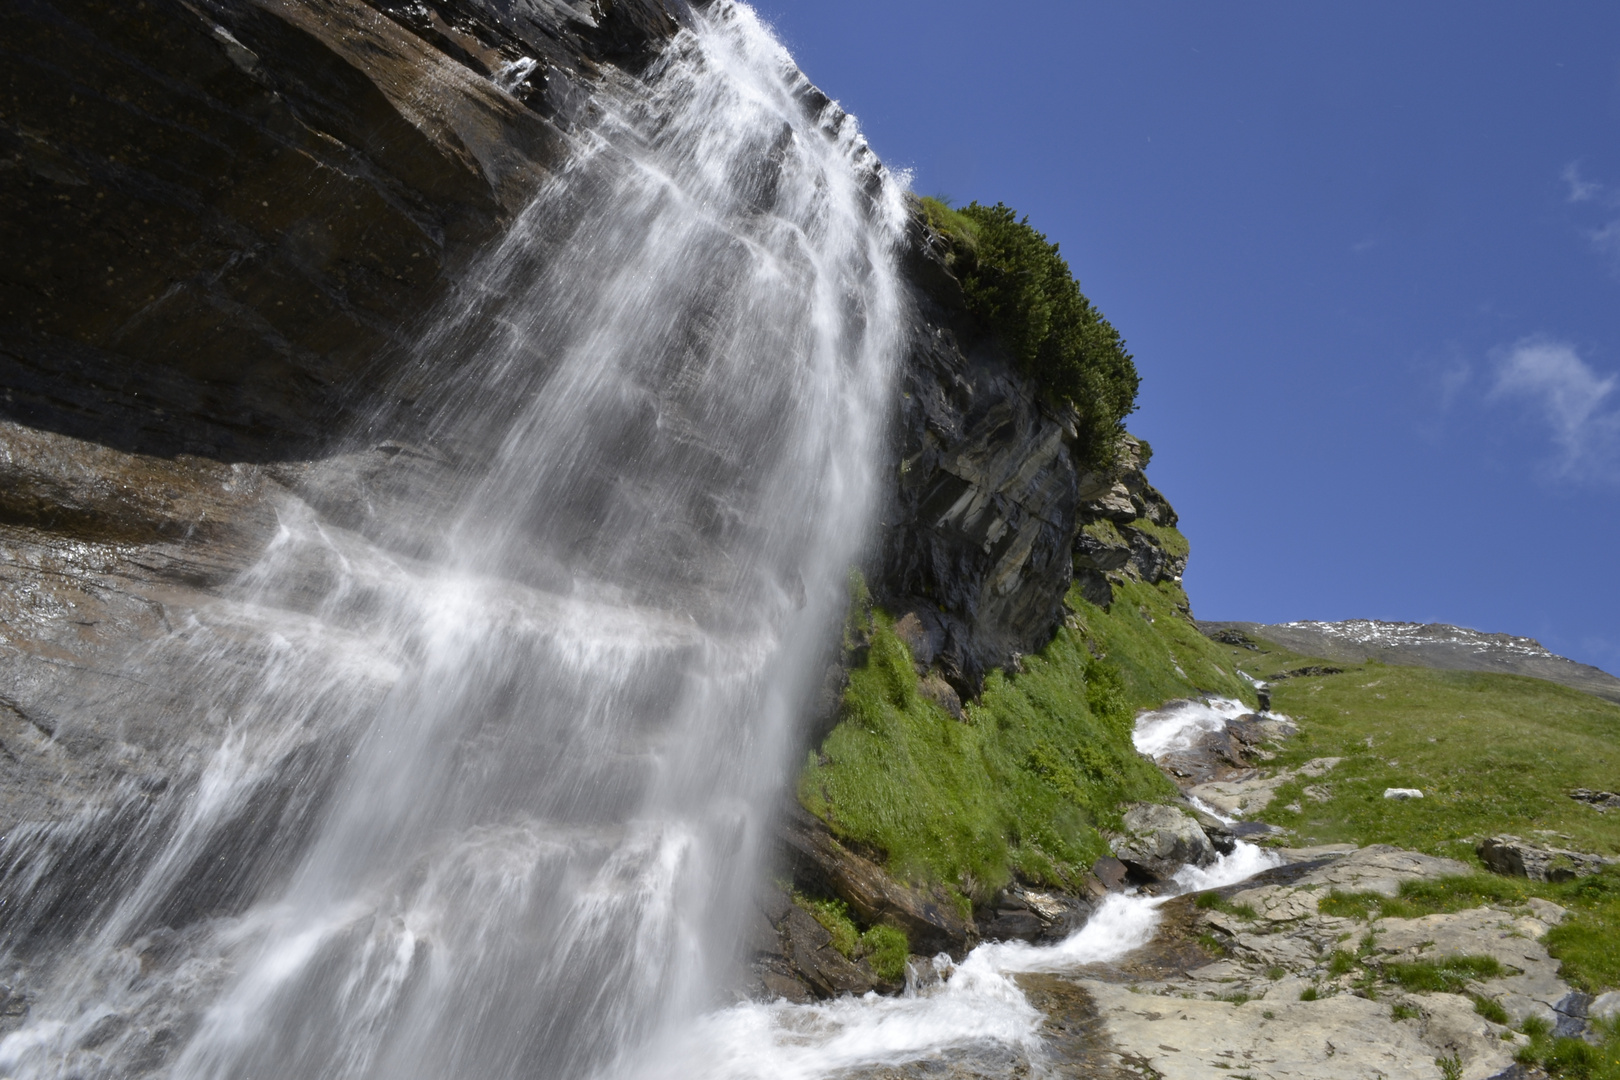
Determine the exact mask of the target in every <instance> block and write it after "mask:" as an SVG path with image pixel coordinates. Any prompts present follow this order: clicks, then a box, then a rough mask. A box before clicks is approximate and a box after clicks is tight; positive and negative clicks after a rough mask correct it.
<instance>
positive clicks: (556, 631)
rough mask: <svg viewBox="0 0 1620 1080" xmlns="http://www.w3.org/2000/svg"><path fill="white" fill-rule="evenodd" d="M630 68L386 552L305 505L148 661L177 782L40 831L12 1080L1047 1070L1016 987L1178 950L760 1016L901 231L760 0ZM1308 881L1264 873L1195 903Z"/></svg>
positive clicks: (492, 291)
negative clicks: (983, 1059) (758, 998)
mask: <svg viewBox="0 0 1620 1080" xmlns="http://www.w3.org/2000/svg"><path fill="white" fill-rule="evenodd" d="M608 80H609V81H608V83H607V85H605V86H604V88H603V90H602V92H601V93H600V95H599V96H598V99H597V101H596V102H595V103H594V106H593V108H594V110H595V115H594V118H593V119H592V120H591V122H590V123H589V125H588V126H587V127H588V130H586V131H585V132H584V133H582V134H580V135H579V136H578V137H577V138H578V145H577V147H576V151H575V156H574V160H573V163H572V164H571V166H570V167H569V168H567V169H565V170H563V171H562V172H560V173H559V174H558V175H557V176H556V177H554V178H553V179H552V180H551V181H550V182H549V183H548V185H547V186H546V188H545V190H544V191H543V192H542V193H541V195H540V196H539V198H537V200H536V201H535V203H534V204H533V206H532V207H531V208H530V209H529V210H528V211H527V212H526V213H525V214H524V215H523V216H522V217H521V219H520V220H519V221H518V222H517V223H516V224H515V225H514V227H513V228H512V229H511V231H510V233H509V235H508V236H507V237H506V238H505V239H504V241H503V242H502V243H501V244H500V245H498V247H497V248H496V249H494V250H492V251H491V252H489V253H488V255H487V256H486V257H485V258H484V259H483V260H482V262H481V263H480V264H479V265H478V266H476V267H474V268H473V269H472V270H471V271H470V272H469V274H468V276H467V278H466V280H465V282H464V283H463V285H462V288H461V290H460V292H459V293H458V294H457V296H456V298H455V301H454V302H453V303H451V304H449V305H447V306H446V309H445V310H444V311H443V312H440V313H438V314H437V316H436V317H435V318H434V319H433V320H432V326H431V329H430V330H429V331H428V332H426V333H425V334H424V336H423V340H422V342H421V345H420V349H419V357H418V358H417V362H416V364H415V365H414V367H413V368H412V369H411V370H410V371H409V372H408V373H407V374H406V375H405V376H404V377H403V378H402V379H401V380H400V381H399V382H398V383H397V384H396V385H394V386H393V387H391V389H390V393H389V395H388V396H389V398H390V400H391V401H393V402H395V403H397V408H398V410H400V411H399V412H396V413H394V414H390V415H387V416H379V417H378V418H377V422H378V423H379V424H382V425H386V424H388V423H392V422H395V421H398V420H399V419H400V418H401V416H402V415H408V416H409V417H410V418H411V419H412V422H413V423H414V424H415V425H417V427H416V430H419V431H424V432H426V436H425V438H424V440H423V441H424V444H425V445H427V446H429V447H431V448H432V449H431V452H429V451H426V450H424V451H423V452H422V453H423V455H424V460H427V459H429V458H431V460H432V461H433V462H435V463H436V465H435V468H436V469H437V470H438V472H437V473H434V474H433V475H434V477H436V478H435V479H433V480H432V482H431V483H430V482H427V481H422V482H421V483H420V485H419V488H417V489H412V490H410V491H407V492H406V495H407V496H408V497H406V498H404V499H401V500H399V502H398V505H397V506H394V507H393V508H392V509H390V508H389V507H387V506H383V507H381V508H380V509H378V510H377V512H376V516H375V519H374V520H372V521H370V523H369V524H368V525H367V526H366V527H365V529H364V530H363V535H362V533H361V532H356V531H350V530H347V529H340V528H336V527H334V526H332V525H331V524H330V523H329V522H328V521H326V520H323V519H322V518H321V517H320V516H319V515H317V514H315V513H314V512H313V511H311V510H310V508H309V507H308V506H306V505H304V504H303V503H301V502H298V501H297V500H292V499H287V500H285V501H284V502H283V503H282V504H281V505H280V513H281V529H280V532H279V534H278V535H277V537H276V538H275V540H274V541H273V542H272V544H271V545H270V547H269V549H268V550H267V551H266V552H265V554H264V556H263V557H262V559H261V561H260V562H259V564H258V565H257V566H255V567H254V568H253V570H252V571H251V572H250V573H248V574H247V575H246V576H245V578H244V579H243V580H242V581H241V582H240V583H239V584H238V585H237V586H236V587H235V589H234V590H233V591H232V592H231V593H230V595H228V596H226V597H224V598H222V599H221V600H220V601H219V602H218V603H217V604H215V605H213V606H212V607H206V608H204V609H201V610H198V611H196V612H195V613H194V614H193V615H192V616H191V617H190V618H189V619H188V620H187V621H186V622H185V624H184V625H181V626H177V627H176V628H175V631H174V633H173V635H172V636H171V637H170V638H169V639H166V640H165V641H163V642H160V643H159V644H158V645H155V646H153V647H152V648H151V649H150V650H148V651H147V652H146V653H145V654H143V655H140V656H136V657H134V658H133V659H132V660H131V661H130V672H129V674H130V676H131V682H130V685H131V686H135V685H137V684H138V685H145V686H152V685H155V684H158V683H161V682H162V681H163V679H162V675H161V673H162V672H163V671H165V670H173V664H174V663H175V662H176V661H175V657H177V656H179V657H183V658H184V661H183V662H184V663H185V664H188V665H190V668H189V669H188V670H190V671H191V672H192V676H193V678H192V679H191V682H193V683H198V684H200V685H202V686H204V687H206V689H207V691H208V692H207V693H206V694H203V695H197V697H198V698H199V699H198V700H191V699H190V698H187V699H185V700H173V701H169V702H168V703H167V704H166V705H165V710H166V711H165V713H164V724H165V731H166V732H167V735H166V736H165V737H167V738H169V739H170V740H171V742H170V754H171V756H172V757H173V759H174V760H176V761H178V762H180V763H181V767H180V768H178V769H177V770H176V772H175V774H174V778H173V783H172V785H169V786H164V785H167V784H168V781H167V780H165V781H164V783H163V784H157V783H151V784H146V785H144V786H143V785H141V784H135V783H134V782H133V781H131V782H129V783H128V784H127V785H126V786H125V787H121V788H119V789H118V790H117V791H115V792H113V793H112V794H113V796H114V797H113V799H112V801H111V802H110V803H109V804H107V807H106V808H103V809H100V810H86V811H85V813H84V814H82V815H81V816H80V817H79V818H76V819H74V820H72V821H68V822H66V823H60V824H56V825H51V826H48V827H47V826H37V827H36V826H30V827H28V828H27V829H23V830H19V831H18V832H17V834H16V835H14V836H13V837H11V838H9V846H8V849H7V858H8V860H9V861H8V863H7V865H6V868H5V870H4V874H5V880H4V888H5V891H6V895H7V896H8V898H9V900H8V903H9V905H10V906H9V907H8V908H7V910H6V911H5V912H4V917H5V920H6V922H5V934H6V937H5V941H6V950H7V951H6V954H5V956H4V957H3V962H4V964H5V965H6V970H7V971H10V972H16V973H19V974H20V975H21V976H23V977H26V978H27V979H28V980H30V985H31V987H32V989H31V991H30V994H31V1002H30V1012H29V1017H28V1022H27V1023H26V1025H25V1026H23V1027H22V1028H21V1029H19V1030H17V1031H14V1032H12V1033H11V1034H10V1035H8V1036H7V1037H6V1038H5V1039H4V1040H3V1041H0V1070H3V1071H4V1072H5V1074H7V1075H9V1076H13V1077H17V1078H24V1077H27V1078H47V1077H54V1078H62V1080H66V1078H78V1080H102V1078H114V1077H120V1078H121V1077H130V1076H153V1077H169V1078H175V1080H253V1078H270V1077H295V1078H298V1080H430V1078H431V1080H444V1078H449V1077H457V1078H467V1080H501V1078H517V1077H524V1078H535V1077H570V1078H574V1077H579V1078H589V1077H595V1076H644V1077H649V1078H651V1077H666V1076H667V1077H676V1076H680V1077H693V1076H704V1077H760V1078H766V1077H769V1078H771V1080H791V1078H798V1077H805V1078H808V1077H821V1076H828V1075H831V1074H833V1073H836V1072H838V1071H840V1070H843V1069H848V1068H851V1067H856V1066H860V1065H863V1064H882V1063H893V1062H904V1061H908V1060H916V1059H919V1058H926V1057H929V1056H931V1055H937V1054H940V1053H948V1052H950V1050H951V1049H952V1048H953V1047H960V1046H963V1045H966V1044H972V1043H985V1042H989V1043H995V1044H999V1045H1006V1046H1012V1047H1016V1048H1021V1049H1023V1050H1025V1051H1027V1052H1028V1053H1030V1054H1031V1055H1036V1056H1038V1041H1039V1040H1038V1038H1037V1030H1038V1026H1039V1016H1038V1015H1037V1014H1036V1013H1035V1010H1034V1009H1033V1008H1032V1007H1031V1006H1030V1005H1029V1004H1028V1002H1027V1001H1026V1000H1025V998H1024V996H1023V994H1022V993H1021V992H1020V991H1019V989H1018V987H1017V985H1016V984H1015V983H1014V982H1013V980H1012V978H1011V976H1012V975H1013V974H1015V973H1017V972H1023V971H1061V970H1066V969H1069V968H1073V967H1076V966H1078V965H1081V964H1085V963H1088V962H1094V961H1100V960H1107V959H1110V958H1114V957H1117V956H1120V955H1122V954H1123V953H1125V952H1127V951H1129V950H1130V949H1132V948H1135V947H1136V946H1138V945H1140V944H1142V943H1144V942H1145V941H1147V940H1148V939H1149V938H1150V937H1151V935H1152V933H1153V929H1154V926H1155V923H1156V920H1157V914H1156V907H1157V905H1158V903H1159V902H1160V901H1158V900H1154V899H1150V898H1147V897H1142V896H1134V895H1116V896H1111V897H1109V898H1108V899H1107V900H1106V901H1105V902H1104V903H1103V905H1102V906H1101V908H1100V910H1099V911H1098V912H1097V914H1096V915H1095V917H1094V918H1093V919H1092V920H1091V921H1090V922H1089V923H1088V924H1087V925H1086V927H1085V928H1084V929H1082V930H1081V931H1079V932H1078V933H1077V934H1075V935H1074V936H1073V937H1071V938H1069V939H1068V940H1067V941H1065V942H1063V943H1061V944H1058V945H1054V946H1050V947H1043V948H1036V947H1031V946H1025V945H986V946H983V947H981V948H979V949H977V950H975V951H974V952H973V953H972V955H970V956H969V957H967V958H966V959H965V960H964V961H963V962H961V963H960V964H957V965H954V966H953V965H947V964H945V963H944V961H943V960H941V961H937V962H936V963H937V964H938V965H939V966H940V969H941V972H942V974H943V975H944V977H943V978H941V979H938V980H935V981H933V982H932V983H930V984H929V985H927V986H925V987H919V988H915V989H913V990H912V991H911V992H909V993H908V994H906V995H905V996H902V997H897V998H889V999H879V998H875V997H869V998H865V999H860V1000H841V1001H835V1002H831V1003H827V1004H822V1005H815V1006H793V1005H789V1004H786V1003H776V1004H743V1005H735V1006H730V1007H724V1006H723V1005H722V1004H721V1002H722V999H721V997H720V993H721V990H722V986H721V981H722V979H723V978H724V976H725V975H726V974H727V972H729V970H730V969H731V965H732V963H733V961H734V960H735V959H736V956H737V954H738V950H739V948H740V945H741V942H740V941H739V937H740V929H739V928H740V927H742V926H743V925H744V924H745V920H744V919H743V918H742V913H743V910H744V905H745V903H746V901H747V898H748V897H749V895H750V893H751V890H752V888H753V885H754V883H755V882H757V880H758V879H759V874H760V872H761V866H760V855H761V851H762V848H763V846H764V841H765V839H766V837H765V832H766V829H767V826H768V823H769V813H768V810H769V807H770V806H771V805H772V801H773V800H774V799H776V798H778V797H779V793H780V792H781V790H782V789H783V786H784V784H785V782H786V779H787V770H788V766H789V765H790V763H791V759H792V757H793V755H794V753H795V751H796V747H795V745H794V741H793V740H794V738H795V733H794V722H795V718H796V717H797V716H799V715H801V714H802V712H803V707H804V705H805V703H806V701H807V699H808V698H809V697H810V696H811V693H812V691H813V689H814V687H815V686H816V684H817V683H818V681H819V679H820V678H821V675H822V670H823V668H824V666H825V664H826V662H827V660H828V657H827V655H826V653H825V645H826V642H827V641H828V639H829V637H830V633H831V631H832V629H833V627H834V625H835V621H836V619H837V617H838V616H839V615H840V614H841V613H842V611H843V607H844V604H845V602H846V597H845V589H844V579H845V574H846V571H847V568H848V567H849V566H850V565H851V564H852V562H854V561H855V560H856V559H857V558H858V557H859V555H860V549H861V545H862V543H863V542H864V540H865V538H866V537H867V535H868V533H869V530H870V528H871V524H872V522H871V517H872V511H873V508H874V504H875V492H876V475H875V471H876V469H877V468H878V463H880V462H881V461H882V460H883V434H884V432H883V424H884V420H885V418H886V414H887V409H888V404H887V403H888V401H889V399H890V395H891V392H892V382H893V377H894V373H895V369H896V367H897V364H898V360H899V356H900V354H901V352H902V350H903V348H904V347H905V344H906V341H905V327H906V326H907V324H908V312H907V309H906V305H905V301H904V296H903V291H902V288H901V284H900V279H899V275H898V270H897V257H898V250H899V246H900V244H901V241H902V236H903V228H904V223H905V207H904V203H903V199H902V189H901V186H900V185H899V184H897V183H896V182H895V181H894V180H893V179H892V178H891V177H889V176H888V175H887V174H886V173H885V172H884V170H883V169H882V167H881V166H880V165H879V164H878V163H877V161H876V160H875V158H874V157H873V155H872V154H871V152H870V150H869V149H868V148H867V147H866V145H865V143H864V142H863V141H862V139H861V137H860V134H859V132H858V131H857V129H856V125H855V124H854V122H853V120H852V119H850V118H849V117H847V116H846V115H845V114H843V113H842V112H841V111H840V110H839V109H838V108H837V106H836V105H832V104H828V103H827V102H826V101H825V99H823V98H820V96H819V95H817V94H816V93H815V92H814V91H813V89H812V88H811V87H810V86H809V84H808V83H806V82H805V80H804V77H803V76H802V75H801V74H799V73H798V71H797V69H796V68H795V67H794V65H793V63H792V61H791V59H790V58H789V57H788V56H787V54H786V53H785V52H784V51H783V49H782V48H781V47H780V46H779V45H778V44H777V43H776V42H775V41H774V39H773V38H772V37H771V36H770V34H769V32H768V31H767V30H766V29H765V28H764V27H763V26H762V25H761V24H760V22H759V21H758V19H757V17H756V16H755V15H754V14H753V13H752V11H751V10H749V9H748V8H747V7H746V6H743V5H740V4H736V3H732V2H730V0H719V2H717V3H714V4H712V5H709V6H707V7H706V8H704V10H703V11H702V12H701V13H700V14H699V15H698V16H697V22H696V23H695V24H694V25H693V26H692V27H690V28H689V29H687V30H686V31H683V33H682V34H681V35H680V37H679V38H678V39H677V40H676V41H675V42H674V43H673V44H672V45H671V46H670V48H669V49H668V50H667V52H666V54H665V55H664V56H663V58H662V59H661V60H660V61H659V62H658V63H657V64H656V65H655V66H654V68H653V69H652V70H651V71H650V72H648V73H647V74H646V75H645V76H644V77H643V78H642V79H639V80H630V79H628V78H625V77H622V76H613V75H611V74H610V75H609V76H608ZM412 452H413V453H414V452H415V451H412ZM424 475H426V474H424ZM166 664H167V665H169V667H167V668H165V666H164V665H166ZM143 680H144V681H143ZM130 692H131V693H132V694H133V693H135V692H136V691H134V690H132V691H130ZM152 692H154V693H155V692H156V691H155V690H154V691H152ZM1151 734H1152V737H1153V738H1161V737H1165V738H1168V737H1172V736H1173V735H1174V733H1172V732H1164V731H1155V732H1153V733H1151ZM86 852H89V853H90V854H91V855H94V857H95V860H99V861H96V862H94V865H96V866H97V867H100V868H101V869H99V870H97V871H96V872H95V873H94V874H86V873H85V872H83V871H82V870H76V869H75V868H76V867H82V866H84V865H89V863H86V862H85V861H84V860H85V859H86V858H87V857H88V856H87V855H86ZM1266 864H1267V860H1266V857H1265V856H1263V855H1261V853H1260V852H1259V851H1258V850H1257V849H1254V848H1251V847H1248V846H1246V845H1245V846H1242V847H1240V848H1239V850H1238V852H1237V853H1235V854H1234V855H1232V856H1229V857H1226V858H1223V859H1222V861H1221V862H1220V863H1219V864H1218V865H1217V866H1216V867H1214V868H1212V869H1210V870H1207V871H1199V870H1189V871H1186V872H1185V873H1184V875H1183V876H1182V878H1180V879H1178V881H1179V885H1180V886H1181V887H1182V888H1201V887H1209V886H1211V885H1215V884H1221V883H1226V882H1230V881H1235V880H1239V879H1241V878H1242V877H1246V876H1248V875H1249V874H1251V873H1253V872H1255V871H1256V870H1258V869H1260V868H1262V867H1263V866H1264V865H1266ZM64 913H69V914H72V913H77V914H76V917H77V918H78V921H77V923H73V922H72V920H69V919H67V917H66V915H65V914H64ZM70 924H71V925H79V926H82V927H84V928H85V929H81V930H78V931H75V932H74V933H73V934H71V935H70V936H69V937H68V938H67V939H66V940H58V939H57V938H56V937H53V934H54V933H56V930H55V929H54V928H56V927H58V926H61V925H70ZM40 942H44V943H46V944H45V945H40V944H38V943H40Z"/></svg>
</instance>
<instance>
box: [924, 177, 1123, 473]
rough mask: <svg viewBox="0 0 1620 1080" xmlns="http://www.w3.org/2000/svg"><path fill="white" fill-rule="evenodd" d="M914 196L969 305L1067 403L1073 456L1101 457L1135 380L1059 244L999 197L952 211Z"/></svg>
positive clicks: (1118, 427) (1114, 440) (1106, 455)
mask: <svg viewBox="0 0 1620 1080" xmlns="http://www.w3.org/2000/svg"><path fill="white" fill-rule="evenodd" d="M921 202H922V211H923V215H924V217H925V218H926V219H927V220H928V223H929V224H930V225H931V226H933V227H934V229H935V230H936V231H938V232H939V233H940V234H941V235H942V236H944V237H945V238H946V239H947V240H949V241H950V243H951V248H952V250H951V255H950V263H951V265H952V268H953V269H954V270H955V272H956V275H957V277H958V279H960V280H961V282H962V291H963V293H964V294H965V295H966V297H967V303H968V310H969V312H970V313H971V314H972V315H973V316H974V318H975V319H977V320H978V321H979V322H980V323H981V324H982V325H983V326H984V327H985V329H986V330H988V331H989V332H990V333H992V334H994V335H995V336H996V337H997V338H999V339H1000V340H1001V342H1002V343H1003V344H1005V345H1006V346H1007V348H1008V350H1009V351H1011V352H1012V354H1013V358H1014V360H1015V361H1016V362H1017V364H1018V366H1019V367H1020V369H1022V370H1023V371H1024V372H1025V373H1026V374H1027V375H1029V376H1030V377H1031V378H1033V379H1034V380H1035V381H1036V382H1037V383H1038V384H1039V385H1040V386H1041V387H1042V389H1044V390H1045V391H1047V392H1048V393H1050V394H1051V395H1052V396H1053V397H1054V398H1057V399H1058V400H1060V401H1063V402H1067V403H1068V404H1070V405H1073V406H1074V408H1075V410H1076V411H1077V412H1078V413H1079V416H1080V424H1079V428H1080V447H1079V456H1080V458H1081V460H1082V463H1083V464H1086V465H1093V464H1102V463H1105V462H1107V461H1109V460H1110V459H1111V458H1112V455H1113V453H1114V450H1115V448H1116V446H1117V444H1118V440H1119V436H1120V434H1122V433H1123V432H1124V430H1125V427H1124V422H1125V417H1127V416H1129V415H1130V414H1131V412H1132V411H1134V410H1135V408H1136V392H1137V387H1138V384H1139V382H1140V379H1139V377H1138V375H1137V372H1136V364H1135V363H1134V362H1133V361H1132V359H1131V354H1130V353H1128V352H1126V351H1125V342H1124V340H1123V339H1122V338H1121V337H1120V336H1119V331H1117V330H1115V329H1114V327H1113V326H1112V324H1110V323H1109V322H1108V320H1107V319H1105V318H1103V316H1102V313H1101V312H1099V311H1098V310H1097V309H1096V308H1095V307H1093V306H1092V304H1091V301H1089V300H1087V299H1086V297H1085V295H1084V294H1083V293H1082V292H1081V291H1080V285H1079V283H1077V282H1076V281H1075V280H1074V275H1073V274H1072V273H1070V271H1069V264H1068V263H1067V262H1066V261H1064V259H1063V257H1062V255H1060V254H1059V253H1058V246H1057V245H1056V244H1053V243H1050V242H1048V240H1047V239H1046V237H1045V235H1043V234H1042V233H1039V232H1037V231H1036V230H1035V229H1034V228H1033V227H1032V226H1031V225H1030V224H1029V219H1028V218H1027V217H1024V218H1020V217H1019V216H1018V214H1017V213H1016V212H1015V211H1013V210H1012V209H1011V208H1009V207H1007V206H1005V205H1003V204H1001V203H997V204H996V205H995V206H982V205H980V204H979V203H970V204H968V205H967V206H966V207H964V208H962V209H960V210H958V209H955V208H953V207H951V206H950V205H949V204H948V203H947V202H945V200H943V199H923V200H921Z"/></svg>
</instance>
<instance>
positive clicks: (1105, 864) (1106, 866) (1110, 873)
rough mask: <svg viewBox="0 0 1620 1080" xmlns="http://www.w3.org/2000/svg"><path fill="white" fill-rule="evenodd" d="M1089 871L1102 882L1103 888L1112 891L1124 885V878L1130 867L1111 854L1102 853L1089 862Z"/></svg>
mask: <svg viewBox="0 0 1620 1080" xmlns="http://www.w3.org/2000/svg"><path fill="white" fill-rule="evenodd" d="M1091 872H1092V873H1093V874H1095V875H1097V880H1098V881H1100V882H1102V883H1103V886H1104V888H1106V889H1107V890H1108V891H1109V892H1114V891H1116V890H1118V889H1123V888H1124V887H1125V878H1126V877H1127V876H1128V875H1129V874H1130V868H1129V867H1127V866H1126V865H1125V864H1124V863H1122V862H1120V861H1119V860H1118V859H1116V858H1114V857H1113V856H1112V855H1104V856H1103V857H1102V858H1100V859H1098V860H1097V861H1096V862H1094V863H1092V864H1091Z"/></svg>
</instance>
